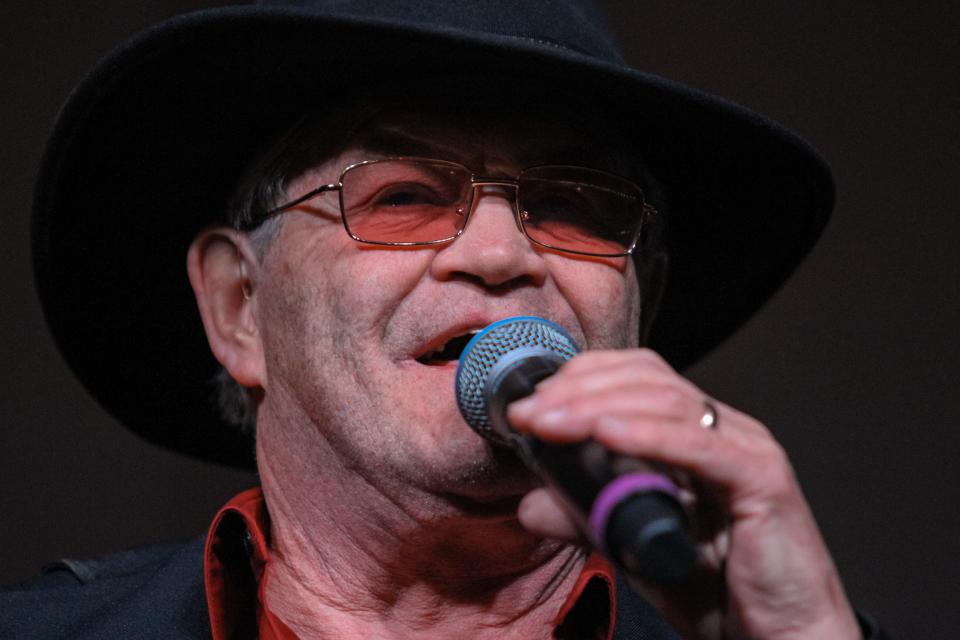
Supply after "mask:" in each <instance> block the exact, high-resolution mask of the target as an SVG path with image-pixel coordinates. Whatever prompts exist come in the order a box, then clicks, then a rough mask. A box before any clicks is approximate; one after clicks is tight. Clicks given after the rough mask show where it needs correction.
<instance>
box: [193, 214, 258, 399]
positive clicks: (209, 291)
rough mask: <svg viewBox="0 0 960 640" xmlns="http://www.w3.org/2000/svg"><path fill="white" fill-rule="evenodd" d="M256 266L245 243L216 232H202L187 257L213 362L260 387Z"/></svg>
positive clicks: (237, 235)
mask: <svg viewBox="0 0 960 640" xmlns="http://www.w3.org/2000/svg"><path fill="white" fill-rule="evenodd" d="M258 270H259V263H258V262H257V261H256V259H255V257H254V255H253V251H252V250H251V249H250V247H249V244H248V242H247V241H246V238H245V237H244V236H243V235H242V234H240V233H238V232H237V231H235V230H233V229H230V228H225V227H218V228H213V229H207V230H205V231H202V232H201V233H200V234H199V235H197V237H196V238H194V240H193V242H192V243H191V245H190V249H189V251H188V252H187V273H188V275H189V277H190V284H191V286H192V287H193V292H194V295H195V296H196V299H197V307H198V308H199V311H200V317H201V319H202V320H203V328H204V331H205V332H206V334H207V341H208V343H209V344H210V349H211V351H212V352H213V355H214V357H215V358H216V359H217V360H218V361H219V362H220V364H222V365H223V367H224V368H225V369H226V370H227V372H228V373H229V374H230V375H231V376H232V377H233V379H234V380H236V381H237V382H238V383H239V384H241V385H243V386H245V387H262V386H263V385H264V383H265V379H264V376H265V368H264V366H263V362H264V360H263V348H262V343H261V340H260V332H259V329H258V325H257V318H256V314H255V313H254V310H255V304H256V295H255V294H256V284H255V283H256V279H257V278H256V276H257V272H258Z"/></svg>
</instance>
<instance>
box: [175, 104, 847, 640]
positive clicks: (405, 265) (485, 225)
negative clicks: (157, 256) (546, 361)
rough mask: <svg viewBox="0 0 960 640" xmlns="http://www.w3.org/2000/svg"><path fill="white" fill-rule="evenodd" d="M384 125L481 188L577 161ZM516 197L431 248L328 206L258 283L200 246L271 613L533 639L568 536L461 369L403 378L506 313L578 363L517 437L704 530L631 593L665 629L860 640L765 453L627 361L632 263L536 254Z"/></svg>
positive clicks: (431, 124)
mask: <svg viewBox="0 0 960 640" xmlns="http://www.w3.org/2000/svg"><path fill="white" fill-rule="evenodd" d="M379 122H380V124H379V129H381V130H386V131H390V132H396V131H398V130H403V131H404V132H405V134H404V135H403V136H401V138H402V140H400V141H399V142H398V141H396V140H392V142H391V144H392V145H394V146H393V147H392V152H393V153H395V154H400V153H414V154H416V155H426V154H427V153H429V154H430V155H432V156H434V157H442V158H445V159H450V160H455V161H458V162H462V163H463V164H466V165H467V166H470V167H474V168H475V170H477V171H480V172H483V173H485V174H486V175H494V176H498V175H515V174H516V172H517V171H518V170H519V169H521V168H523V167H525V166H530V165H533V164H537V163H543V162H576V161H577V158H576V157H575V156H576V154H575V153H573V154H572V153H571V151H570V150H571V149H578V148H589V147H590V145H589V144H588V141H587V140H584V139H579V138H576V137H573V136H571V134H570V133H569V132H568V131H567V130H566V129H565V128H564V127H562V126H556V125H551V124H549V123H544V122H536V123H530V122H525V121H523V120H522V119H518V121H516V122H503V121H497V122H488V123H486V124H484V123H483V121H482V120H480V119H477V121H476V122H474V124H473V125H472V126H471V127H469V128H463V127H457V126H454V125H452V124H450V123H449V122H447V121H445V120H444V119H443V118H442V117H439V116H437V117H435V118H425V117H424V115H423V114H422V113H418V114H416V115H411V114H400V115H396V116H382V117H381V119H380V121H379ZM424 122H427V123H428V124H424ZM527 131H536V132H537V135H536V136H532V135H530V134H528V133H526V132H527ZM403 145H407V147H409V149H408V148H407V147H404V146H403ZM364 146H366V147H369V146H371V145H369V144H365V145H364ZM425 146H426V153H425V151H424V147H425ZM375 155H376V154H375V153H373V152H371V151H370V150H368V149H364V148H361V146H360V145H359V144H355V145H353V146H351V147H348V148H347V149H346V150H345V151H343V152H342V153H340V154H338V155H337V157H335V158H332V159H331V160H330V161H328V162H326V163H323V164H322V165H321V166H318V167H315V168H314V169H312V170H310V171H308V172H307V173H306V174H304V175H303V176H300V177H299V178H297V179H296V180H293V181H292V183H291V184H290V185H289V189H288V192H289V194H290V195H291V196H296V195H298V194H300V193H304V192H306V191H307V190H309V189H310V188H312V187H314V186H316V185H317V184H323V183H329V182H333V181H335V180H336V178H337V176H338V174H339V172H340V170H341V169H342V168H343V167H344V166H347V165H348V164H350V163H352V162H356V161H358V160H363V159H369V158H371V157H372V156H375ZM591 160H592V159H591ZM580 162H581V163H584V162H588V161H587V160H581V161H580ZM591 164H593V162H591ZM599 168H610V167H599ZM511 198H512V194H511V193H509V192H508V191H504V190H502V189H500V188H485V189H482V190H481V192H480V193H478V194H477V198H476V201H475V205H474V211H473V213H472V217H471V219H470V222H469V224H468V226H467V228H466V230H465V233H464V234H463V235H462V237H460V238H459V239H457V240H456V241H454V242H452V243H449V244H445V245H441V246H435V247H419V248H414V249H402V248H384V247H374V246H368V245H362V244H359V243H357V242H355V241H353V240H352V239H351V238H349V237H348V236H347V234H346V233H344V229H343V227H342V226H341V224H340V221H339V218H338V214H337V206H336V198H335V197H330V198H327V199H324V200H322V201H321V204H320V205H318V206H317V207H316V208H315V209H314V210H312V211H303V210H294V211H292V212H289V213H287V214H284V220H283V224H282V226H281V227H280V230H279V232H278V235H277V237H276V238H275V239H274V240H273V241H272V243H271V245H270V248H269V250H268V251H267V252H266V255H265V256H264V258H263V260H262V262H261V261H258V260H257V259H255V257H254V252H253V251H252V249H251V248H250V246H249V242H248V240H247V239H246V238H245V237H243V236H242V235H241V234H238V233H236V232H233V231H230V230H226V229H213V230H209V231H207V232H205V234H203V235H201V236H200V237H199V238H198V239H197V240H196V241H195V243H194V245H193V247H192V248H191V253H190V256H189V260H188V266H189V270H190V275H191V282H192V283H193V285H194V288H195V290H196V292H197V297H198V303H199V305H200V309H201V313H202V315H203V318H204V324H205V327H206V329H207V334H208V337H209V339H210V344H211V348H212V349H213V351H214V354H215V355H216V356H217V358H218V359H219V360H220V362H221V363H223V365H224V366H225V367H226V368H227V370H228V371H229V372H230V373H231V374H232V375H233V376H234V378H235V379H237V380H238V381H239V382H240V383H241V384H244V385H245V386H248V387H251V388H253V389H255V390H256V394H257V397H258V398H259V408H258V464H259V469H260V473H261V478H262V484H263V489H264V493H265V495H266V498H267V502H268V505H269V508H270V513H271V518H272V527H273V528H272V545H273V561H272V562H271V568H270V580H269V582H268V586H267V599H268V603H269V606H270V607H271V609H272V610H273V611H275V612H276V613H277V614H278V615H279V616H280V617H281V618H282V619H283V620H284V621H285V622H286V623H287V624H288V626H290V627H291V628H293V629H294V630H296V631H298V632H299V633H301V634H302V635H304V636H312V635H316V634H317V633H319V632H320V630H321V629H322V630H323V632H324V633H326V634H328V635H329V636H331V637H382V638H389V637H411V636H414V635H417V634H423V635H425V636H428V637H446V636H449V635H454V634H466V635H467V636H469V637H474V638H482V637H488V636H489V637H501V638H502V637H539V636H541V635H544V629H546V628H549V627H548V625H549V622H550V620H552V619H553V616H554V615H555V613H556V610H557V608H559V606H560V604H561V603H562V602H563V599H564V597H565V594H566V592H567V591H568V590H569V588H570V585H571V584H572V582H571V580H572V579H573V578H574V577H575V575H576V573H577V569H578V567H579V566H580V563H581V562H582V556H581V554H580V553H579V552H578V551H577V549H576V547H575V546H573V545H570V544H567V542H570V541H576V540H578V539H579V533H578V532H577V531H576V530H575V528H574V527H573V526H572V524H571V522H570V521H569V520H568V519H567V518H566V516H565V515H563V512H562V511H561V510H559V509H558V507H557V505H556V503H555V502H554V501H553V499H552V498H551V497H550V496H549V494H547V493H545V492H544V491H543V490H533V489H534V487H535V486H536V483H535V481H534V479H533V478H531V477H530V476H529V474H528V473H527V472H526V471H525V470H524V469H522V468H521V467H520V466H519V465H518V463H517V462H516V460H515V459H514V458H513V457H512V455H510V454H506V453H504V452H502V451H499V450H495V449H493V448H491V446H490V445H488V444H487V443H485V442H484V441H482V440H481V439H480V438H479V437H478V436H476V435H475V434H474V433H472V432H471V431H470V430H469V428H467V427H466V425H465V424H464V423H463V421H462V419H461V418H460V417H459V414H458V412H457V409H456V406H455V402H454V398H453V394H452V391H451V390H452V387H453V376H454V370H455V363H452V364H447V365H443V366H427V365H423V364H420V363H418V362H417V361H416V360H415V356H416V355H417V354H418V353H420V352H422V350H423V349H424V347H425V345H428V344H432V343H434V342H436V341H437V340H440V341H441V342H442V341H443V338H444V337H450V336H453V335H457V334H460V333H463V332H464V331H466V330H468V329H476V328H480V327H482V326H484V325H486V324H488V323H490V322H493V321H495V320H498V319H501V318H504V317H508V316H512V315H521V314H522V315H537V316H542V317H545V318H549V319H551V320H553V321H554V322H557V323H559V324H560V325H562V326H563V327H565V328H566V329H567V330H568V331H569V332H570V333H571V334H572V335H573V337H574V338H575V339H576V340H577V341H578V342H579V343H580V344H581V345H582V346H584V347H585V348H586V349H588V350H590V351H589V352H588V353H584V354H582V355H580V356H578V357H576V358H575V359H574V360H572V361H571V362H570V363H568V364H567V365H566V366H564V367H563V368H562V369H561V370H560V372H558V373H557V375H555V376H554V377H552V378H551V379H549V380H548V381H546V382H544V383H542V384H541V385H540V386H539V387H538V390H537V392H536V393H535V394H534V395H533V396H531V397H530V398H529V399H528V400H527V401H525V402H523V403H522V404H521V403H517V404H515V405H514V406H512V407H511V413H510V416H511V419H512V420H513V421H514V423H515V424H516V426H517V428H519V429H522V430H525V431H529V432H532V433H534V434H536V435H538V436H540V437H543V438H546V439H550V440H557V441H576V440H581V439H585V438H596V439H597V440H599V441H601V442H603V443H604V444H606V445H607V446H608V447H610V448H611V449H613V450H615V451H619V452H623V453H626V454H628V455H634V456H637V457H642V458H648V459H651V460H657V461H662V462H664V463H667V464H668V465H671V466H673V467H675V468H677V469H679V470H683V471H685V472H688V473H689V476H690V477H691V478H693V479H694V480H693V481H692V482H693V486H691V489H693V490H694V491H695V492H696V494H697V496H698V501H697V505H698V507H697V508H699V509H702V510H704V512H705V513H706V512H711V513H712V514H713V515H712V516H711V517H705V518H702V520H703V521H704V522H706V523H711V524H712V525H713V526H707V527H705V528H704V530H702V531H701V535H702V538H703V540H702V542H703V546H702V565H703V571H702V572H701V574H699V577H698V578H697V580H696V581H694V582H692V583H691V584H689V585H687V586H685V587H683V588H679V589H676V590H674V591H671V592H663V591H657V590H652V589H649V588H647V589H646V592H647V594H648V596H649V597H650V598H651V599H652V600H653V601H654V602H655V603H656V604H657V605H658V606H660V607H661V609H662V610H663V611H664V613H665V614H666V615H667V616H668V618H669V619H670V620H671V621H672V622H673V623H674V624H675V625H676V626H677V627H678V629H680V630H681V631H683V632H684V633H686V634H688V635H689V636H690V637H704V638H719V637H721V634H723V633H726V634H727V637H757V638H799V637H808V638H809V637H817V638H845V637H857V634H856V627H855V622H854V621H853V617H852V614H851V612H850V608H849V605H848V604H847V602H846V599H845V597H844V595H843V590H842V587H841V586H840V582H839V578H838V577H837V575H836V572H835V570H834V568H833V565H832V563H831V561H830V558H829V556H828V554H827V551H826V549H825V547H824V545H823V543H822V541H821V539H820V537H819V534H818V533H817V529H816V526H815V523H814V521H813V519H812V516H811V515H810V513H809V510H808V508H807V506H806V504H805V502H804V500H803V497H802V495H801V493H800V489H799V487H798V486H797V483H796V480H795V478H794V476H793V473H792V471H791V469H790V466H789V463H788V461H787V458H786V456H785V455H784V453H783V451H782V450H781V449H780V447H779V446H778V445H777V444H776V442H775V441H774V440H773V438H772V437H771V436H770V434H769V432H768V431H767V430H766V429H765V428H764V427H763V426H762V425H760V424H758V423H757V422H756V421H755V420H753V419H751V418H749V417H747V416H745V415H743V414H741V413H739V412H737V411H735V410H734V409H732V408H729V407H727V406H725V405H719V406H720V407H721V409H720V428H719V429H718V430H717V431H713V432H711V431H706V430H703V429H701V428H700V427H699V426H698V422H699V420H700V417H701V416H702V414H703V399H704V394H703V393H702V392H701V391H699V390H698V389H696V388H695V387H694V386H693V385H692V384H691V383H690V382H688V381H686V380H685V379H683V378H682V377H681V376H679V375H678V374H676V373H675V372H673V371H672V370H671V369H670V368H669V367H668V366H667V365H666V364H664V363H663V362H662V361H661V360H660V359H659V358H658V357H657V356H656V355H655V354H653V353H652V352H650V351H648V350H644V349H641V348H639V346H638V344H637V342H638V336H639V335H640V323H641V319H649V317H650V314H652V312H653V310H652V308H649V307H652V303H650V302H649V301H650V300H652V299H653V298H655V297H656V296H655V295H653V294H655V289H656V286H657V283H656V282H645V283H644V285H643V286H641V284H640V282H639V279H638V277H637V274H636V273H635V270H634V266H633V262H632V261H631V260H629V259H626V258H618V259H587V258H576V257H571V256H568V255H561V254H558V253H554V252H550V251H546V250H542V249H539V248H536V247H535V246H534V245H532V244H531V243H529V242H528V241H527V240H526V239H525V238H524V237H523V236H522V235H521V234H520V233H519V232H518V229H517V226H516V223H515V221H514V217H513V216H514V214H513V206H512V202H511ZM238 262H239V263H240V268H238ZM651 292H652V293H651ZM531 490H533V491H532V492H531ZM523 496H526V497H525V498H524V499H523V502H522V503H520V500H521V498H523ZM518 503H519V520H518V518H517V508H518ZM718 513H719V514H721V516H722V517H718V516H717V514H718ZM521 523H522V526H521ZM639 588H644V587H643V586H642V585H640V586H639ZM467 630H469V631H467ZM335 631H336V633H335Z"/></svg>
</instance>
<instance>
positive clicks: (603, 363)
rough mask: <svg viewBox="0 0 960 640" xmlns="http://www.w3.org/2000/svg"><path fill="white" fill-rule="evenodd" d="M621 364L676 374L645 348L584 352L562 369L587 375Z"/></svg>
mask: <svg viewBox="0 0 960 640" xmlns="http://www.w3.org/2000/svg"><path fill="white" fill-rule="evenodd" d="M621 362H633V363H634V364H637V365H639V366H643V367H645V368H649V369H654V370H658V371H660V372H662V373H676V372H675V371H674V370H673V368H672V367H671V366H670V365H669V364H668V363H667V362H666V361H665V360H664V359H663V358H661V357H660V354H658V353H657V352H656V351H653V350H651V349H645V348H638V349H608V350H600V349H598V350H595V351H584V352H581V353H579V354H578V355H577V356H575V357H574V358H572V359H571V360H569V361H567V362H566V363H565V364H564V365H563V367H562V369H563V370H564V371H566V372H569V373H588V372H590V371H592V370H596V369H602V368H605V367H608V366H612V365H616V364H618V363H621Z"/></svg>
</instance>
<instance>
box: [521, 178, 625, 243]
mask: <svg viewBox="0 0 960 640" xmlns="http://www.w3.org/2000/svg"><path fill="white" fill-rule="evenodd" d="M519 183H520V186H519V189H518V192H519V193H518V199H519V202H518V206H519V207H520V213H521V218H522V219H523V226H524V229H525V230H526V232H527V235H528V236H529V237H530V238H531V239H532V240H534V241H535V242H539V243H540V244H543V245H546V246H548V247H553V248H555V249H565V250H568V251H576V252H579V253H587V254H593V255H606V256H614V255H624V254H626V253H629V251H630V250H631V249H632V248H633V245H634V243H635V242H636V239H637V236H638V235H639V232H640V222H641V221H642V219H643V193H642V192H641V191H640V189H639V188H638V187H637V186H636V185H635V184H633V183H632V182H629V181H627V180H624V179H622V178H618V177H617V176H614V175H610V174H607V173H603V172H602V171H593V170H590V169H584V168H579V167H535V168H533V169H528V170H527V171H525V172H523V173H522V174H521V175H520V179H519Z"/></svg>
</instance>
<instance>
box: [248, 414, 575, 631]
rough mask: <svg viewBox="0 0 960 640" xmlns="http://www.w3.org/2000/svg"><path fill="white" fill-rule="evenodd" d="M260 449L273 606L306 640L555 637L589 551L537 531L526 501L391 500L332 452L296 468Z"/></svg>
mask: <svg viewBox="0 0 960 640" xmlns="http://www.w3.org/2000/svg"><path fill="white" fill-rule="evenodd" d="M261 433H263V431H262V430H261ZM261 442H262V439H261V440H260V441H258V454H259V464H260V474H261V482H262V485H263V491H264V495H265V497H266V500H267V504H268V506H269V510H270V517H271V560H270V565H269V574H268V575H269V579H268V580H267V584H266V601H267V604H268V606H269V608H270V609H271V611H272V612H273V613H274V614H275V615H277V616H278V617H280V619H281V620H283V621H284V623H285V624H287V626H289V627H290V628H291V629H292V630H293V631H295V632H296V633H297V634H298V635H299V636H300V637H325V638H328V637H329V638H341V637H342V638H357V637H371V638H372V637H376V638H385V639H388V638H410V637H455V636H464V637H470V638H486V637H491V638H492V637H496V638H504V637H547V636H548V635H549V633H550V631H551V630H552V624H553V622H554V619H555V617H556V615H557V612H558V611H559V609H560V607H561V605H562V604H563V601H564V599H565V597H566V594H567V593H569V591H570V589H571V588H572V586H573V583H574V581H575V580H576V578H577V576H578V574H579V571H580V568H581V566H582V561H583V555H582V553H581V552H580V551H579V550H577V549H576V548H575V547H571V546H563V545H560V544H557V543H552V542H547V541H544V540H541V539H537V538H535V537H534V536H532V535H531V534H529V533H528V532H526V531H525V530H524V529H523V528H522V527H521V526H520V524H519V522H518V521H517V519H516V501H515V500H506V501H505V503H508V505H506V506H505V505H504V504H500V505H499V506H496V507H490V505H485V506H481V505H473V507H476V508H469V506H468V507H467V508H465V507H464V505H463V504H451V502H450V499H449V498H444V497H438V496H435V495H429V496H428V495H420V496H412V495H398V494H397V493H390V494H388V493H387V492H384V491H383V490H382V488H378V487H375V486H374V485H373V484H371V483H369V482H367V481H366V480H365V479H363V478H362V477H360V476H359V475H358V474H356V473H352V472H350V470H349V469H341V468H340V467H339V465H337V464H336V463H335V460H334V459H332V458H331V457H330V456H328V455H323V454H322V453H321V452H318V451H314V452H313V453H314V454H317V455H316V457H315V456H310V457H309V458H310V459H312V460H314V461H315V462H314V463H312V464H290V462H291V461H283V460H278V459H277V458H276V457H274V456H271V455H270V452H268V451H264V450H263V446H264V445H262V444H261ZM321 448H322V447H321ZM307 458H308V457H307V456H300V457H299V460H304V459H307ZM318 460H323V463H322V464H316V461H318ZM305 478H307V479H309V481H307V482H305V481H304V479H305ZM411 505H416V507H415V508H410V506H411ZM424 505H426V506H424Z"/></svg>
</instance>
